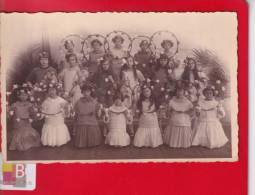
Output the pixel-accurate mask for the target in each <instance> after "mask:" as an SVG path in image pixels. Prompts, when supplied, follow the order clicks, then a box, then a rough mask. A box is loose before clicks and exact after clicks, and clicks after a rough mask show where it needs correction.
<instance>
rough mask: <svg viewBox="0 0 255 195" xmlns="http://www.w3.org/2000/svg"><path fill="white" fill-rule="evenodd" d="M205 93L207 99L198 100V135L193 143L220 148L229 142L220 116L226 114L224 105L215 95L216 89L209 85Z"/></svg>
mask: <svg viewBox="0 0 255 195" xmlns="http://www.w3.org/2000/svg"><path fill="white" fill-rule="evenodd" d="M203 94H204V96H205V99H203V100H200V101H199V102H198V106H197V107H196V112H197V114H198V115H199V118H198V123H197V126H195V131H196V135H195V138H194V140H193V143H192V145H194V146H197V145H201V146H206V147H208V148H219V147H222V146H224V145H225V144H226V143H227V142H228V138H227V137H226V135H225V133H224V130H223V128H222V125H221V123H220V121H219V118H222V117H224V116H225V111H224V109H223V107H222V105H221V104H220V103H219V102H217V101H216V100H215V99H214V98H213V97H214V89H213V88H211V87H207V88H205V89H204V91H203Z"/></svg>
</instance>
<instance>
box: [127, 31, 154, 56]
mask: <svg viewBox="0 0 255 195" xmlns="http://www.w3.org/2000/svg"><path fill="white" fill-rule="evenodd" d="M143 40H146V41H147V42H148V48H149V50H150V52H151V53H152V54H153V55H155V53H156V45H155V44H154V43H153V42H151V37H148V36H147V35H139V36H135V37H134V38H133V39H132V40H131V45H132V47H131V50H130V53H131V54H132V55H134V54H135V53H136V51H139V49H137V48H138V47H137V45H139V48H140V44H141V41H143Z"/></svg>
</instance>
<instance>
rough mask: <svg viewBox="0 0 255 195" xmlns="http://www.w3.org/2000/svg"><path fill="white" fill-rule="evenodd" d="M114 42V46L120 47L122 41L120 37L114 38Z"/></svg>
mask: <svg viewBox="0 0 255 195" xmlns="http://www.w3.org/2000/svg"><path fill="white" fill-rule="evenodd" d="M114 44H115V47H121V45H122V41H121V40H120V39H116V40H115V41H114Z"/></svg>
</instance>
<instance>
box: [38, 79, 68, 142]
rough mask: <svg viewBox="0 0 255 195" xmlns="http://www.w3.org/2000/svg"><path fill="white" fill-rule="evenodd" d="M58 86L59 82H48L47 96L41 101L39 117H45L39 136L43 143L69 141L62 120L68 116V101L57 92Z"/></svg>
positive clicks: (66, 129)
mask: <svg viewBox="0 0 255 195" xmlns="http://www.w3.org/2000/svg"><path fill="white" fill-rule="evenodd" d="M60 88H61V85H60V83H56V82H51V83H49V85H48V88H47V92H48V95H49V97H48V98H47V99H46V100H45V101H44V102H43V103H42V110H41V112H42V116H41V117H45V123H44V125H43V129H42V137H41V141H42V144H43V145H48V146H61V145H64V144H66V143H67V142H68V141H70V135H69V131H68V128H67V126H66V125H65V121H64V119H65V117H69V114H70V109H69V105H68V103H67V102H66V101H65V100H64V99H62V98H61V97H59V96H58V94H57V93H58V90H60Z"/></svg>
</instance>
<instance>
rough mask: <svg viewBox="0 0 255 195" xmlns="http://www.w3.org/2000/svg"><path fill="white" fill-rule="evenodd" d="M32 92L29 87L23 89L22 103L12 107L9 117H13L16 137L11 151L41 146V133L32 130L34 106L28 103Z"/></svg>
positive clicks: (20, 96)
mask: <svg viewBox="0 0 255 195" xmlns="http://www.w3.org/2000/svg"><path fill="white" fill-rule="evenodd" d="M29 94H31V91H30V90H29V88H28V87H22V88H21V89H20V90H19V91H18V98H19V99H20V101H17V102H16V103H14V104H12V105H11V108H10V113H9V115H10V116H11V117H13V130H14V135H13V138H12V141H11V145H10V148H9V150H18V151H25V150H28V149H29V148H32V147H39V146H40V145H41V141H40V135H39V133H38V132H37V131H36V130H34V129H33V128H32V125H31V122H32V121H33V120H32V119H31V118H30V117H31V115H32V111H33V109H34V108H33V104H32V103H30V102H29V101H28V97H29Z"/></svg>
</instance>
